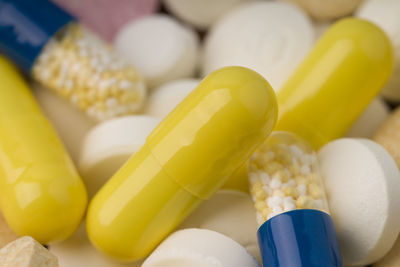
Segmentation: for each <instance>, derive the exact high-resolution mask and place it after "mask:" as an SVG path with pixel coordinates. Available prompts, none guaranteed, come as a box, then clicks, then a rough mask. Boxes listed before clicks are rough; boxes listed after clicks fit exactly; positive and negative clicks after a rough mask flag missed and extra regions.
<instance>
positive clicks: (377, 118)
mask: <svg viewBox="0 0 400 267" xmlns="http://www.w3.org/2000/svg"><path fill="white" fill-rule="evenodd" d="M389 114H390V111H389V107H388V105H387V104H386V103H385V101H383V99H382V98H381V97H377V98H375V99H374V100H372V102H371V103H370V104H369V105H368V107H367V108H366V109H365V110H364V112H363V113H362V114H361V116H360V117H359V118H358V119H357V121H356V122H355V123H354V124H353V125H352V126H351V128H350V130H349V131H348V132H347V134H346V136H348V137H364V138H372V136H373V135H374V133H375V132H376V131H377V130H378V129H379V127H380V126H381V125H382V123H383V122H384V121H385V120H386V118H387V117H388V116H389Z"/></svg>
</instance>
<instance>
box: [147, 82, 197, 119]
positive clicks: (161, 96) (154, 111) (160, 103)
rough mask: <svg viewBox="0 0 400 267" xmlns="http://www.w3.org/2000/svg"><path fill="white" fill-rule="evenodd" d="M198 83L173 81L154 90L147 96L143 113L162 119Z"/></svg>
mask: <svg viewBox="0 0 400 267" xmlns="http://www.w3.org/2000/svg"><path fill="white" fill-rule="evenodd" d="M199 83H200V80H199V79H182V80H174V81H171V82H168V83H166V84H164V85H162V86H160V87H158V88H156V89H154V90H153V91H152V92H151V93H150V95H149V98H148V101H147V105H146V108H145V113H146V114H148V115H150V116H153V117H156V118H159V119H161V120H162V119H164V118H165V117H166V116H167V115H168V114H169V113H170V112H171V111H172V110H173V109H174V108H175V107H176V106H177V105H178V104H179V103H180V102H181V101H182V100H183V99H184V98H185V97H186V96H187V95H188V94H189V93H190V92H191V91H193V90H194V89H195V88H196V87H197V86H198V85H199Z"/></svg>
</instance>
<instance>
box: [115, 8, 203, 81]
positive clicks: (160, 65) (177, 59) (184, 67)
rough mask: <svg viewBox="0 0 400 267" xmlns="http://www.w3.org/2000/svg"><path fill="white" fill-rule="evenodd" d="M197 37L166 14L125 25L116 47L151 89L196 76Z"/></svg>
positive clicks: (120, 32)
mask: <svg viewBox="0 0 400 267" xmlns="http://www.w3.org/2000/svg"><path fill="white" fill-rule="evenodd" d="M198 42H199V41H198V37H197V35H196V33H195V32H194V31H193V30H191V29H190V28H188V27H185V26H183V25H181V24H180V23H179V22H178V21H176V20H175V19H174V18H172V17H170V16H167V15H160V14H159V15H150V16H145V17H143V18H140V19H137V20H135V21H133V22H132V23H129V24H128V25H126V26H124V27H123V28H122V29H121V30H120V31H119V33H118V35H117V37H116V38H115V42H114V44H115V48H116V50H117V51H118V52H119V53H120V54H121V55H122V56H124V57H125V58H126V59H127V60H128V61H129V62H130V63H131V64H132V65H134V66H135V67H136V68H137V69H138V71H139V72H140V73H141V74H142V75H143V77H144V78H145V80H146V82H147V85H148V86H149V87H150V88H154V87H157V86H159V85H161V84H163V83H166V82H168V81H171V80H176V79H179V78H188V77H192V76H193V75H194V72H195V70H196V67H197V59H198Z"/></svg>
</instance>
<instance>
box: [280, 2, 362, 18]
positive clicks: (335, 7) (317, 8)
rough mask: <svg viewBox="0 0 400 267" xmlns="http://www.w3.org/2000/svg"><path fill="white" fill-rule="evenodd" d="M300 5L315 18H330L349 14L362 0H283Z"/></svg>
mask: <svg viewBox="0 0 400 267" xmlns="http://www.w3.org/2000/svg"><path fill="white" fill-rule="evenodd" d="M284 1H288V2H292V3H295V4H298V5H299V6H301V7H302V8H303V9H304V10H305V11H306V12H307V13H308V14H309V15H310V16H311V17H313V18H314V19H316V20H332V19H337V18H340V17H343V16H346V15H350V14H351V13H353V12H354V10H356V8H357V7H358V6H359V5H360V4H361V3H362V2H363V1H364V0H324V1H321V0H284Z"/></svg>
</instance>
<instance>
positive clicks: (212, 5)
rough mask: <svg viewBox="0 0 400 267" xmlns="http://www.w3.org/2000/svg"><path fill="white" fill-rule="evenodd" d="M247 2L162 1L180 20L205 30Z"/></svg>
mask: <svg viewBox="0 0 400 267" xmlns="http://www.w3.org/2000/svg"><path fill="white" fill-rule="evenodd" d="M245 1H249V0H218V1H215V0H164V3H165V6H166V8H167V9H168V11H170V12H171V13H172V14H174V15H175V16H177V17H178V18H180V19H181V20H183V21H185V22H187V23H189V24H191V25H193V26H195V27H196V28H198V29H201V30H205V29H207V28H208V27H209V26H211V25H212V24H213V23H214V22H215V21H217V20H218V19H219V18H220V17H221V16H222V15H224V14H225V13H227V12H228V11H229V10H231V9H232V8H234V7H236V6H238V5H239V4H241V3H244V2H245Z"/></svg>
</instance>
